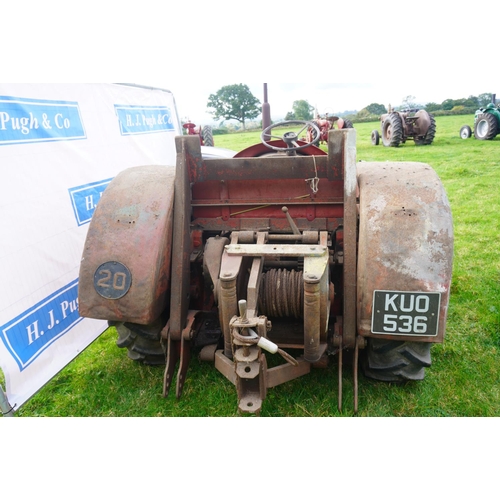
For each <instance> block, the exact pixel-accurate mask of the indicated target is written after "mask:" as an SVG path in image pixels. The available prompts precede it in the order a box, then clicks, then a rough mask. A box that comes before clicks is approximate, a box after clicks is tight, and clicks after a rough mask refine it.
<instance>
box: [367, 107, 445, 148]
mask: <svg viewBox="0 0 500 500" xmlns="http://www.w3.org/2000/svg"><path fill="white" fill-rule="evenodd" d="M380 123H381V129H382V142H383V143H384V146H387V147H393V148H397V147H398V146H399V145H400V144H401V143H402V144H404V143H405V142H406V141H407V140H408V139H413V140H414V141H415V144H417V145H418V146H422V145H429V144H432V142H433V141H434V137H435V136H436V120H435V119H434V117H433V116H432V115H431V114H429V113H428V112H427V111H425V110H424V109H409V110H406V111H392V109H391V106H389V112H388V113H386V114H383V115H382V116H381V117H380ZM371 141H372V144H373V145H374V146H378V145H379V143H380V134H379V132H378V130H373V131H372V135H371Z"/></svg>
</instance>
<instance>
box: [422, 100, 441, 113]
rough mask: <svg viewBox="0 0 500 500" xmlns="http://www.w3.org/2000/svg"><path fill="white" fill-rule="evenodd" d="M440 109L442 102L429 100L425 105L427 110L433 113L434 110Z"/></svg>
mask: <svg viewBox="0 0 500 500" xmlns="http://www.w3.org/2000/svg"><path fill="white" fill-rule="evenodd" d="M438 109H441V104H438V103H436V102H428V103H427V104H426V105H425V110H426V111H427V112H429V113H432V112H433V111H437V110H438Z"/></svg>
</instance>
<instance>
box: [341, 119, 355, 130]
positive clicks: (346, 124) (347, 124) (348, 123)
mask: <svg viewBox="0 0 500 500" xmlns="http://www.w3.org/2000/svg"><path fill="white" fill-rule="evenodd" d="M342 128H354V125H353V123H352V121H351V120H344V126H343V127H342Z"/></svg>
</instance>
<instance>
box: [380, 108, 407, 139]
mask: <svg viewBox="0 0 500 500" xmlns="http://www.w3.org/2000/svg"><path fill="white" fill-rule="evenodd" d="M402 140H403V122H402V120H401V117H400V116H399V114H398V113H391V114H390V115H389V116H388V117H387V118H386V119H385V120H384V123H382V141H383V143H384V146H386V147H392V148H397V147H398V146H399V144H400V143H401V141H402Z"/></svg>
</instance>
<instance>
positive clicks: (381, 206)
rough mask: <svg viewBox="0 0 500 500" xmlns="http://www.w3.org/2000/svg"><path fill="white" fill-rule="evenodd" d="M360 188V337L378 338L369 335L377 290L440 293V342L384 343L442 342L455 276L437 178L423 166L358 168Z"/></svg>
mask: <svg viewBox="0 0 500 500" xmlns="http://www.w3.org/2000/svg"><path fill="white" fill-rule="evenodd" d="M358 182H359V191H360V203H359V213H360V226H359V255H358V328H359V333H360V334H361V335H363V336H373V337H376V336H377V335H374V334H373V333H372V332H371V318H372V301H373V296H374V291H375V290H387V291H408V292H439V293H440V294H441V303H440V312H439V332H438V335H437V336H436V337H433V338H429V337H425V336H415V337H414V336H406V337H401V336H400V335H391V336H386V335H384V338H392V339H395V340H408V341H422V342H442V340H443V337H444V334H445V324H446V315H447V309H448V302H449V294H450V284H451V275H452V261H453V224H452V217H451V209H450V205H449V202H448V199H447V196H446V193H445V191H444V188H443V186H442V184H441V181H440V179H439V177H438V176H437V174H436V173H435V171H434V170H433V169H432V168H431V167H430V166H429V165H425V164H423V163H360V164H359V165H358ZM413 333H414V332H413ZM378 336H379V337H380V335H378Z"/></svg>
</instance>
